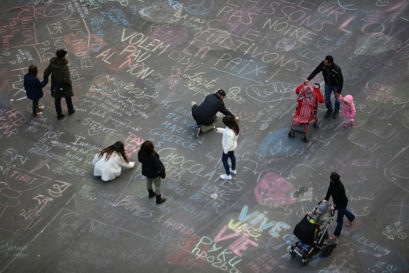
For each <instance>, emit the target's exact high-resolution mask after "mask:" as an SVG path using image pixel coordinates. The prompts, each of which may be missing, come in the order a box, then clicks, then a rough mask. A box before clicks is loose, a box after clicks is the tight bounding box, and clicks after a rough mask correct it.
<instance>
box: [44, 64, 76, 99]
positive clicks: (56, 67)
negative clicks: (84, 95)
mask: <svg viewBox="0 0 409 273" xmlns="http://www.w3.org/2000/svg"><path fill="white" fill-rule="evenodd" d="M50 74H51V90H52V89H53V87H54V86H55V84H56V82H64V83H65V84H66V85H67V88H68V90H67V92H65V93H64V94H56V93H54V92H51V96H52V97H53V98H61V97H72V96H74V92H73V91H72V83H71V75H70V70H69V68H68V61H67V59H61V58H57V57H53V58H51V59H50V64H49V65H48V66H47V68H46V69H45V70H44V80H46V79H47V80H48V76H50Z"/></svg>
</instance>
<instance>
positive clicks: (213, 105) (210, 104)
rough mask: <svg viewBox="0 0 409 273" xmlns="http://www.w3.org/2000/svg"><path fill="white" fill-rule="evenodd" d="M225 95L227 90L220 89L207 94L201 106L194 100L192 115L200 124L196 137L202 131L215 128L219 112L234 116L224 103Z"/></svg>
mask: <svg viewBox="0 0 409 273" xmlns="http://www.w3.org/2000/svg"><path fill="white" fill-rule="evenodd" d="M225 97H226V92H224V90H222V89H220V90H218V91H217V92H216V93H215V94H210V95H207V96H206V98H205V100H204V101H203V102H202V104H200V105H199V106H198V105H197V104H196V102H194V101H193V102H192V116H193V118H194V120H195V121H196V123H197V125H198V129H197V131H196V134H195V136H196V137H198V136H199V134H200V133H201V132H202V133H206V132H208V131H210V130H212V129H214V128H215V124H214V122H215V120H216V114H217V112H222V113H223V114H225V115H226V116H227V115H231V116H233V117H234V115H233V114H232V113H231V112H230V111H229V110H227V108H226V106H225V105H224V102H223V100H224V98H225ZM236 120H238V117H236ZM202 125H203V127H202ZM201 127H202V128H201Z"/></svg>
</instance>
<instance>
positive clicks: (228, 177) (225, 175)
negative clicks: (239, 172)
mask: <svg viewBox="0 0 409 273" xmlns="http://www.w3.org/2000/svg"><path fill="white" fill-rule="evenodd" d="M220 178H221V179H223V180H231V175H227V174H222V175H221V176H220Z"/></svg>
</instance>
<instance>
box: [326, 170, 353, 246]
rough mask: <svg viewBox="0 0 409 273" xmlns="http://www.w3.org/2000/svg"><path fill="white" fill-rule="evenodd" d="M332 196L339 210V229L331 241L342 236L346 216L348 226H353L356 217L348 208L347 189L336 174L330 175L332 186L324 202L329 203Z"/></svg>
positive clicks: (336, 229) (337, 228)
mask: <svg viewBox="0 0 409 273" xmlns="http://www.w3.org/2000/svg"><path fill="white" fill-rule="evenodd" d="M331 196H332V200H333V201H334V205H335V209H336V210H338V214H337V227H336V228H335V230H334V235H332V236H331V239H337V238H338V237H339V235H341V230H342V225H343V224H344V215H345V216H346V217H347V219H348V222H347V226H351V225H352V222H353V221H354V219H355V215H354V214H353V213H352V212H351V211H350V210H349V209H348V208H347V205H348V198H347V196H346V194H345V188H344V185H343V184H342V183H341V180H340V176H339V174H338V173H336V172H332V173H331V175H330V184H329V187H328V191H327V194H326V195H325V198H324V200H323V202H324V203H325V202H328V200H329V198H330V197H331Z"/></svg>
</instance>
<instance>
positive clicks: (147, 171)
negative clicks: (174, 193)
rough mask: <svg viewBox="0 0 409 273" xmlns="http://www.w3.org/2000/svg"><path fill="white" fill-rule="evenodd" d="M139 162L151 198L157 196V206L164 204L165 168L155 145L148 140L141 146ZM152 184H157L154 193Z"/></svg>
mask: <svg viewBox="0 0 409 273" xmlns="http://www.w3.org/2000/svg"><path fill="white" fill-rule="evenodd" d="M138 161H139V162H141V163H142V174H143V175H144V176H146V188H147V189H148V193H149V198H153V197H155V196H156V204H162V203H163V202H165V201H166V198H162V190H161V184H162V178H165V177H166V172H165V166H164V165H163V164H162V162H161V161H160V158H159V154H158V153H157V152H155V148H154V146H153V143H152V142H151V141H149V140H146V141H145V142H144V143H142V145H141V149H140V150H139V152H138ZM152 183H153V184H155V191H153V188H152Z"/></svg>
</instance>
